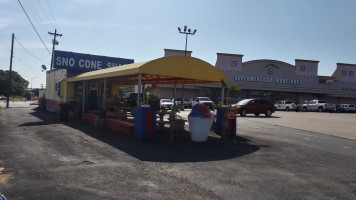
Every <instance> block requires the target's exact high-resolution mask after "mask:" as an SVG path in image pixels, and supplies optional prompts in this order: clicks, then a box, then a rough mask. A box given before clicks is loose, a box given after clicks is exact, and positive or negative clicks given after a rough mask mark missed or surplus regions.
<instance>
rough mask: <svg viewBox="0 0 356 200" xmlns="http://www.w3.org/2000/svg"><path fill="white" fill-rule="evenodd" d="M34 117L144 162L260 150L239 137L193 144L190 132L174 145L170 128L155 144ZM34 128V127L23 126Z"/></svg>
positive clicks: (39, 115)
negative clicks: (95, 140)
mask: <svg viewBox="0 0 356 200" xmlns="http://www.w3.org/2000/svg"><path fill="white" fill-rule="evenodd" d="M31 114H32V115H33V116H35V117H37V118H39V119H41V120H43V124H47V125H48V124H58V123H63V124H64V125H66V126H68V127H71V128H74V129H77V130H80V131H82V132H83V133H84V134H87V135H88V136H90V137H93V138H96V139H97V140H100V141H102V142H105V143H107V144H109V145H111V146H112V147H114V148H116V149H118V150H120V151H123V152H125V153H127V154H129V155H131V156H133V157H135V158H137V159H139V160H142V161H150V162H169V163H175V162H205V161H217V160H225V159H232V158H236V157H239V156H244V155H247V154H251V153H253V152H256V151H258V150H259V149H260V147H259V146H257V145H254V144H252V143H251V141H250V140H248V139H246V138H243V137H239V136H234V137H231V138H229V139H226V140H222V139H221V138H220V136H218V135H216V134H214V133H211V134H210V135H209V138H208V140H207V141H206V142H192V141H191V140H190V135H189V132H188V131H184V132H182V133H180V136H179V140H178V142H175V143H172V142H170V140H169V128H167V127H165V128H163V129H161V130H158V131H157V139H155V140H138V139H136V138H135V137H134V136H129V135H126V134H123V133H119V132H117V131H114V130H111V129H108V128H105V127H103V128H101V127H95V126H94V125H92V124H89V123H86V122H83V121H81V120H73V121H67V122H60V121H59V115H58V114H56V113H51V112H46V111H42V110H40V109H34V112H33V113H31ZM31 125H34V124H33V123H29V124H23V125H22V126H31ZM38 125H41V123H40V124H38ZM186 129H187V127H186Z"/></svg>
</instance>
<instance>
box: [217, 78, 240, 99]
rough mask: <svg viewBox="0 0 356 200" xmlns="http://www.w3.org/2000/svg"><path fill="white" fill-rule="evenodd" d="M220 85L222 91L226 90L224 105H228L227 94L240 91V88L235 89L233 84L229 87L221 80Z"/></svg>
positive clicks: (235, 86)
mask: <svg viewBox="0 0 356 200" xmlns="http://www.w3.org/2000/svg"><path fill="white" fill-rule="evenodd" d="M221 84H222V86H223V88H224V89H226V99H225V101H226V105H228V104H229V93H230V92H232V91H238V90H241V88H239V87H237V85H236V83H233V84H231V85H230V87H229V86H228V85H227V84H226V83H225V81H224V80H222V79H221Z"/></svg>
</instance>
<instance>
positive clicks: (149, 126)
mask: <svg viewBox="0 0 356 200" xmlns="http://www.w3.org/2000/svg"><path fill="white" fill-rule="evenodd" d="M134 115H135V137H136V138H137V139H140V140H153V139H156V138H157V132H156V109H155V108H153V107H135V108H134Z"/></svg>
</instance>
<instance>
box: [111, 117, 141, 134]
mask: <svg viewBox="0 0 356 200" xmlns="http://www.w3.org/2000/svg"><path fill="white" fill-rule="evenodd" d="M105 125H106V127H108V128H111V129H113V130H116V131H119V132H122V133H125V134H128V135H134V127H135V124H134V123H132V122H127V121H123V120H119V119H113V118H106V119H105Z"/></svg>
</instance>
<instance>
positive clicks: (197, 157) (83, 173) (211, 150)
mask: <svg viewBox="0 0 356 200" xmlns="http://www.w3.org/2000/svg"><path fill="white" fill-rule="evenodd" d="M0 106H3V105H1V104H0ZM4 113H5V117H2V118H1V119H0V127H1V129H0V193H2V194H4V195H5V196H6V197H7V198H8V199H355V197H356V168H355V166H356V140H354V139H350V138H352V137H354V136H353V134H352V131H351V132H350V133H349V132H347V131H345V132H343V131H342V130H340V129H341V128H342V129H346V130H352V129H353V130H355V125H354V123H349V122H353V121H354V120H352V119H355V117H356V114H340V113H303V112H300V113H295V112H276V113H274V114H273V117H271V118H265V117H263V116H261V117H255V116H252V115H251V116H248V117H245V118H242V117H238V118H237V136H236V137H234V138H231V139H229V140H221V139H220V137H219V136H218V135H215V134H211V135H210V136H209V138H208V141H207V142H204V143H196V142H191V141H190V139H189V132H188V131H186V132H184V133H182V137H181V138H180V141H179V142H177V143H170V142H169V137H168V136H167V132H168V131H169V130H168V128H167V129H164V130H162V131H159V132H157V135H158V138H157V140H155V141H140V140H137V139H135V138H134V137H133V136H127V135H125V134H121V133H117V132H115V131H111V130H108V129H105V128H104V129H102V128H98V127H94V126H92V125H91V124H86V123H83V122H82V121H71V122H65V123H63V122H60V121H59V116H58V115H56V114H53V113H49V112H44V111H41V110H39V109H37V106H35V105H32V106H31V105H29V104H27V105H26V104H20V103H19V104H16V102H15V103H14V104H11V105H10V108H9V109H4ZM188 113H189V110H187V111H184V112H182V113H181V114H182V115H187V114H188ZM343 117H344V118H343ZM336 119H337V120H336ZM313 120H314V121H313ZM345 120H346V121H345ZM348 120H350V121H348ZM291 121H292V122H291ZM294 122H295V123H296V124H297V125H296V127H291V126H292V125H294V124H295V123H294ZM317 123H321V124H328V125H329V126H327V127H325V128H320V129H317V128H318V126H317V125H316V124H317ZM299 125H300V126H299ZM313 126H315V127H313ZM337 127H339V128H337ZM186 128H187V130H188V127H186ZM333 128H335V129H334V130H337V131H335V132H334V131H331V130H329V129H333ZM341 133H342V135H339V134H341ZM354 134H356V133H354ZM348 135H350V136H348Z"/></svg>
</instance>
